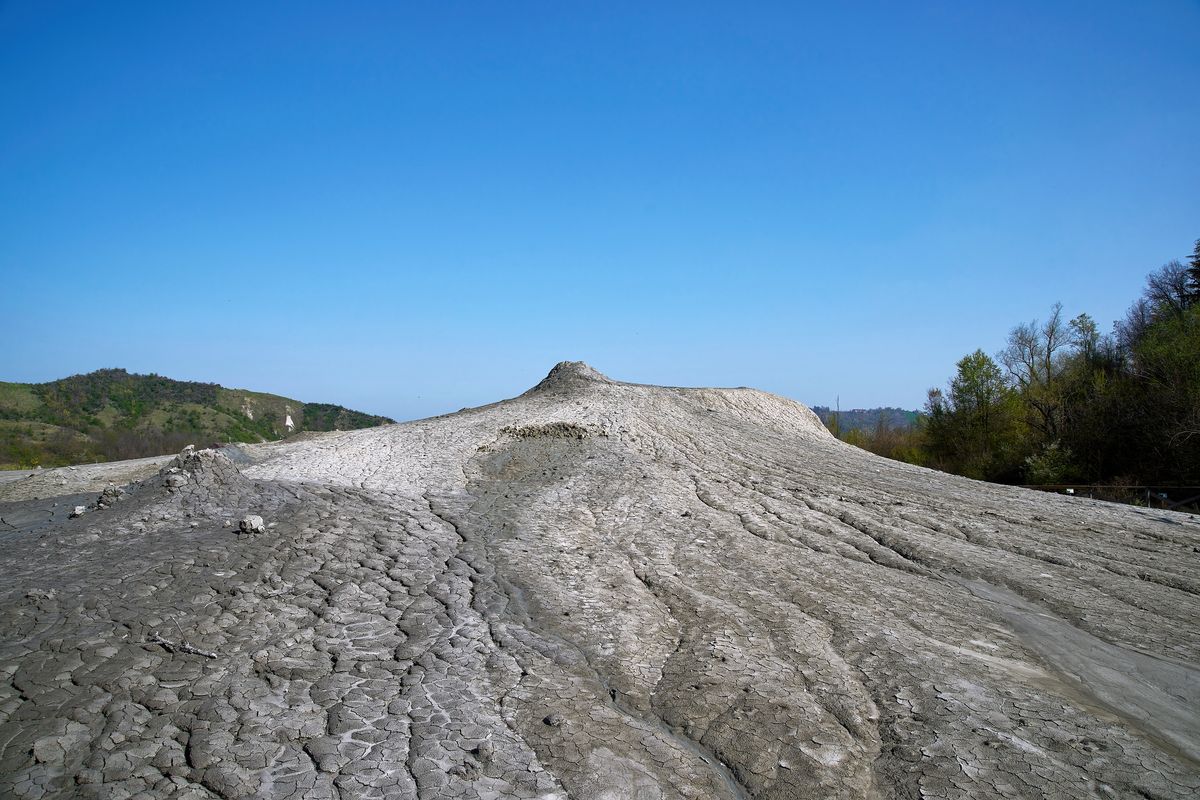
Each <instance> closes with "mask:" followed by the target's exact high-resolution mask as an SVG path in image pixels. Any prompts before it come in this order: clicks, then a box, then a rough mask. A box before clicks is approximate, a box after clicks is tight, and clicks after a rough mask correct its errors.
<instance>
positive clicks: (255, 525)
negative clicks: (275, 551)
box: [238, 514, 267, 533]
mask: <svg viewBox="0 0 1200 800" xmlns="http://www.w3.org/2000/svg"><path fill="white" fill-rule="evenodd" d="M266 528H267V526H266V525H265V524H264V523H263V518H262V517H260V516H258V515H257V514H247V515H246V516H244V517H242V521H241V522H239V523H238V530H240V531H241V532H242V533H262V532H263V531H264V530H266Z"/></svg>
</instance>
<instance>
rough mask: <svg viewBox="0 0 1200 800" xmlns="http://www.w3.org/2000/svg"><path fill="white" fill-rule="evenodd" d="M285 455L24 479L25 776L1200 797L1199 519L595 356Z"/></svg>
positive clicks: (191, 785) (277, 790)
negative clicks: (871, 440) (498, 399)
mask: <svg viewBox="0 0 1200 800" xmlns="http://www.w3.org/2000/svg"><path fill="white" fill-rule="evenodd" d="M239 460H240V461H243V462H245V461H247V459H246V458H239ZM249 460H250V461H252V462H253V463H242V464H239V465H235V464H234V463H233V462H232V461H230V460H229V459H228V458H226V457H225V456H224V455H222V454H220V453H219V452H212V451H203V452H201V453H197V454H189V455H187V456H184V457H181V458H180V459H178V460H177V461H176V462H174V463H173V465H170V466H168V467H167V471H165V472H164V473H162V474H158V475H155V476H152V477H150V478H148V479H145V480H143V481H141V482H139V483H134V484H131V485H130V486H129V487H128V489H127V490H126V492H125V494H124V495H122V496H120V497H119V498H117V497H116V496H115V495H114V494H113V493H111V492H110V494H109V495H108V499H107V501H106V506H107V507H105V508H92V509H90V510H88V511H86V513H84V514H83V515H82V516H79V517H77V518H69V516H68V513H67V512H68V511H70V510H71V509H73V507H74V506H75V505H78V504H88V503H89V502H90V501H91V500H94V499H95V497H96V496H95V494H77V495H71V496H67V493H68V492H70V491H72V485H69V484H70V482H69V481H62V482H57V483H56V482H55V481H47V480H46V477H45V476H41V477H40V478H39V480H40V481H41V483H40V484H39V486H40V487H44V486H46V485H54V486H57V489H56V491H58V492H60V493H61V494H62V496H59V497H54V498H49V499H21V500H13V501H10V502H7V503H3V504H0V517H3V520H4V522H3V524H0V544H2V545H3V547H2V550H0V552H2V555H0V592H3V606H2V610H0V672H2V675H0V795H4V796H13V797H22V798H33V797H96V798H121V797H139V798H160V797H162V798H165V797H179V798H184V797H189V798H214V797H220V798H259V797H261V798H301V797H305V798H346V799H348V798H360V797H362V798H376V797H388V798H410V797H420V798H442V797H468V798H500V797H528V798H536V797H540V798H568V797H569V798H580V800H584V799H588V800H590V799H591V798H738V797H754V798H811V797H830V798H840V797H846V798H885V797H913V798H916V797H960V798H983V797H1134V798H1145V797H1150V798H1175V797H1181V798H1182V797H1193V796H1195V794H1196V792H1197V791H1198V790H1200V721H1198V719H1197V709H1198V708H1200V679H1198V678H1200V676H1198V673H1197V669H1196V664H1197V651H1198V650H1200V634H1198V631H1197V619H1200V616H1198V613H1197V612H1198V611H1200V602H1198V597H1197V593H1198V592H1200V552H1198V551H1200V525H1198V524H1197V522H1196V520H1195V519H1194V518H1193V517H1190V516H1187V515H1181V514H1163V513H1161V512H1148V511H1145V510H1139V509H1133V508H1125V507H1120V506H1112V505H1103V504H1099V503H1092V502H1090V501H1085V500H1077V499H1068V498H1059V497H1052V496H1047V495H1042V494H1034V493H1031V492H1024V491H1020V490H1014V489H1006V488H1003V487H996V486H988V485H985V484H980V483H976V482H973V481H967V480H962V479H957V478H953V477H950V476H946V475H941V474H937V473H933V472H930V471H927V470H922V469H918V468H912V467H906V466H904V465H900V464H894V463H891V462H886V461H882V460H880V459H876V458H874V457H872V456H870V455H868V454H865V453H863V452H861V451H858V450H855V449H853V448H849V447H847V446H844V445H842V444H840V443H838V442H836V441H835V440H833V439H832V438H831V437H829V436H828V435H827V434H826V433H825V431H824V429H823V428H822V427H821V426H820V423H819V422H818V421H817V420H816V418H815V417H814V416H813V415H812V413H811V412H809V411H808V409H806V408H804V407H803V406H799V405H797V404H795V403H791V402H790V401H786V400H783V399H781V398H778V397H774V396H771V395H767V394H764V393H761V392H757V391H753V390H748V389H735V390H715V389H671V388H661V387H648V386H636V385H629V384H621V383H616V382H612V381H609V380H608V379H607V378H605V377H604V376H602V375H600V374H599V373H596V372H594V371H593V370H591V369H590V368H588V367H586V366H585V365H582V364H563V365H559V367H556V368H555V370H554V371H552V372H551V374H550V376H549V377H548V378H547V379H546V380H545V381H543V383H542V384H540V385H539V386H538V387H535V389H533V390H531V391H530V392H527V393H526V394H525V395H522V396H521V397H519V398H515V399H513V400H510V401H505V402H503V403H498V404H495V405H492V406H488V407H485V408H481V409H475V410H471V411H465V412H460V413H459V414H455V415H451V416H447V417H440V418H435V419H431V420H424V421H421V422H416V423H408V424H404V425H397V426H391V427H387V428H380V429H372V430H365V431H355V432H350V433H344V434H332V435H328V436H323V437H320V438H317V439H313V440H310V441H305V442H296V443H289V444H284V445H281V446H275V447H270V448H263V449H261V450H259V451H258V452H256V453H251V458H250V459H249ZM171 470H174V471H173V472H172V471H171ZM78 480H80V481H86V480H88V478H87V476H81V477H79V478H78ZM59 483H61V484H62V485H58V484H59ZM168 483H169V484H173V485H171V486H167V485H165V484H168ZM20 484H21V482H20V481H18V482H16V483H13V484H7V485H5V486H2V487H0V498H2V497H4V496H5V495H3V494H2V493H3V492H6V491H7V492H9V494H8V495H7V496H8V497H20V498H29V497H31V496H33V495H38V496H41V494H44V489H43V490H42V491H41V493H39V492H33V491H31V488H30V487H29V486H26V487H25V488H24V489H22V488H20ZM76 488H79V489H80V490H81V491H82V490H83V489H84V488H86V489H87V491H89V492H90V491H92V489H94V486H93V485H91V484H86V485H85V484H80V486H79V487H76ZM56 504H57V505H56ZM247 514H256V515H260V516H261V517H263V519H264V520H265V521H266V524H267V528H266V530H265V531H264V532H262V533H257V534H243V533H239V532H238V531H237V522H238V520H239V519H241V518H242V517H243V516H244V515H247Z"/></svg>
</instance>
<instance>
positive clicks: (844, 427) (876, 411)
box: [812, 406, 921, 433]
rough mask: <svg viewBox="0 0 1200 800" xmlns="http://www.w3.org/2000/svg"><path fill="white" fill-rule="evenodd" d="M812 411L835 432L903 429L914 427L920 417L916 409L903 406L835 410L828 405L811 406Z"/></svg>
mask: <svg viewBox="0 0 1200 800" xmlns="http://www.w3.org/2000/svg"><path fill="white" fill-rule="evenodd" d="M812 410H813V412H814V413H815V414H816V415H817V416H818V417H820V418H821V422H824V423H825V427H827V428H829V429H830V430H834V428H835V426H836V428H837V430H834V432H835V433H837V432H839V431H840V432H848V431H861V430H868V431H873V430H875V429H876V428H880V427H883V428H897V429H900V430H905V429H908V428H912V427H914V426H915V425H916V424H917V422H918V420H919V419H920V417H921V414H920V412H918V411H907V410H905V409H903V408H892V407H890V406H889V407H887V408H852V409H848V410H842V411H835V410H834V409H832V408H829V407H828V406H813V407H812Z"/></svg>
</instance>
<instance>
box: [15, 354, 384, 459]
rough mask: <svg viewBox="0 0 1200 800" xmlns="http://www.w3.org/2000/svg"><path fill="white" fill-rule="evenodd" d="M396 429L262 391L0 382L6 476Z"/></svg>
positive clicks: (122, 378) (106, 374) (165, 383)
mask: <svg viewBox="0 0 1200 800" xmlns="http://www.w3.org/2000/svg"><path fill="white" fill-rule="evenodd" d="M288 416H290V417H291V419H292V422H293V424H294V430H293V431H291V432H289V431H288V430H287V427H286V424H285V423H286V420H287V417H288ZM391 421H392V420H389V419H387V418H386V417H379V416H373V415H369V414H363V413H361V412H357V411H352V410H350V409H346V408H342V407H341V406H335V405H329V404H324V403H307V404H306V403H302V402H300V401H298V400H292V399H290V398H287V397H280V396H279V395H273V394H266V393H263V392H251V391H247V390H243V389H226V388H225V387H222V386H218V385H216V384H203V383H195V382H187V381H173V380H171V379H169V378H163V377H161V376H157V375H130V374H128V373H126V372H125V371H124V370H99V371H97V372H93V373H89V374H87V375H74V376H71V377H70V378H64V379H61V380H58V381H51V382H49V383H44V384H22V383H3V382H0V468H19V467H29V466H35V465H42V466H56V465H60V464H67V463H78V462H82V461H106V460H113V459H118V458H136V457H139V456H144V455H158V454H161V453H168V452H172V451H174V450H178V449H179V448H180V447H182V446H183V444H189V443H190V444H197V445H202V446H203V445H209V444H218V443H224V442H260V441H270V440H275V439H281V438H283V437H285V436H287V435H289V433H299V432H301V431H306V430H309V431H312V430H333V429H335V428H336V429H350V428H362V427H370V426H374V425H381V424H386V423H388V422H391Z"/></svg>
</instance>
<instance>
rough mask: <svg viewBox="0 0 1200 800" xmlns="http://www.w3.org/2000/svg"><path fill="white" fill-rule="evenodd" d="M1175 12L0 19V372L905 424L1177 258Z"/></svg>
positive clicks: (1119, 304)
mask: <svg viewBox="0 0 1200 800" xmlns="http://www.w3.org/2000/svg"><path fill="white" fill-rule="evenodd" d="M1198 37H1200V4H1198V3H1196V2H1183V1H1182V0H1180V1H1178V2H1141V3H1125V2H1123V3H1116V2H1112V3H1106V2H1050V3H1047V2H1011V3H962V2H945V3H892V2H878V3H819V4H818V3H795V2H788V3H778V4H774V3H759V4H740V3H739V4H735V3H726V4H715V3H703V2H688V3H678V4H675V3H656V4H647V3H619V2H606V3H595V4H586V3H552V2H546V3H524V2H512V3H466V2H463V3H440V4H439V3H424V4H406V3H336V4H335V3H305V2H286V3H284V2H280V3H229V4H225V3H219V2H204V3H194V4H189V3H67V2H52V1H51V0H30V1H25V0H22V1H20V2H13V1H12V0H9V1H8V2H3V0H0V308H2V310H3V317H4V320H5V326H4V327H5V330H6V332H7V335H6V336H5V341H4V345H3V347H2V348H0V379H6V380H24V381H42V380H49V379H53V378H56V377H61V376H64V375H68V374H72V373H76V372H84V371H90V370H92V369H96V368H99V367H105V366H122V367H125V368H127V369H129V370H131V371H139V372H158V373H160V374H164V375H169V376H171V377H177V378H183V379H191V380H209V381H216V382H219V383H222V384H225V385H227V386H238V387H244V388H252V389H258V390H263V391H273V392H278V393H280V394H286V395H289V396H293V397H297V398H299V399H303V400H310V401H328V402H337V403H342V404H345V405H349V406H352V407H356V408H360V409H362V410H366V411H372V412H376V413H384V414H389V415H392V416H395V417H397V418H411V417H417V416H425V415H428V414H434V413H441V412H444V411H449V410H454V409H457V408H459V407H462V406H467V405H475V404H479V403H484V402H489V401H491V400H495V399H498V398H501V397H506V396H511V395H513V394H516V393H519V392H521V391H523V390H524V389H526V388H527V387H528V386H530V385H532V384H533V383H535V382H536V381H537V380H539V379H540V378H541V376H542V375H543V374H544V373H545V372H546V371H547V370H548V369H549V368H550V366H552V365H553V364H554V363H555V362H556V361H559V360H563V359H583V360H586V361H588V362H589V363H591V364H592V365H593V366H595V367H597V368H598V369H600V370H602V371H604V372H606V373H607V374H609V375H611V376H612V377H615V378H620V379H625V380H633V381H641V382H651V383H664V384H676V385H750V386H757V387H760V388H763V389H768V390H770V391H774V392H778V393H781V394H784V395H787V396H790V397H794V398H796V399H799V400H802V401H804V402H807V403H811V404H832V403H833V401H834V398H835V396H838V395H840V397H841V403H842V407H843V408H848V407H852V406H874V405H899V406H904V407H910V408H915V407H919V406H920V404H921V403H922V402H923V400H924V394H925V390H926V389H927V388H928V387H930V386H932V385H935V384H942V383H944V382H945V381H946V379H947V378H948V376H949V375H950V373H951V372H952V371H953V365H954V362H955V361H956V360H957V359H958V358H959V357H961V356H962V355H963V354H965V353H967V352H970V351H972V350H974V349H975V348H977V347H982V348H984V349H985V350H987V351H989V352H994V351H995V350H997V349H999V348H1000V346H1001V345H1002V343H1003V339H1004V337H1005V335H1006V333H1007V331H1008V330H1009V328H1011V327H1012V326H1013V325H1014V324H1016V323H1018V322H1021V321H1024V320H1028V319H1031V318H1034V317H1039V316H1044V315H1045V313H1046V311H1047V309H1048V307H1049V306H1050V305H1051V304H1052V303H1053V302H1055V301H1056V300H1059V301H1062V303H1063V304H1064V310H1065V311H1066V312H1067V313H1068V314H1070V315H1072V316H1073V315H1074V314H1077V313H1079V312H1081V311H1087V312H1089V313H1090V314H1092V316H1093V317H1095V318H1096V319H1097V320H1098V321H1099V322H1100V325H1101V327H1103V328H1105V329H1107V328H1108V326H1109V325H1110V324H1111V322H1112V321H1113V320H1114V319H1115V318H1116V317H1118V316H1119V315H1120V314H1121V313H1122V312H1123V310H1124V308H1125V307H1126V306H1127V305H1128V304H1129V303H1130V302H1131V301H1132V300H1133V299H1134V297H1136V295H1137V294H1138V292H1139V291H1140V288H1141V285H1142V282H1143V279H1144V276H1145V275H1146V273H1147V272H1149V271H1151V270H1153V269H1155V268H1156V267H1158V266H1159V265H1160V264H1162V263H1163V262H1165V261H1167V260H1169V259H1171V258H1182V257H1183V256H1185V255H1186V254H1187V253H1189V252H1190V251H1191V247H1192V242H1193V240H1195V239H1196V238H1197V237H1200V192H1198V191H1197V188H1196V187H1197V186H1200V146H1198V145H1197V142H1200V133H1198V132H1200V102H1198V100H1200V55H1198V54H1200V50H1198V49H1197V47H1196V42H1197V41H1198Z"/></svg>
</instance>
